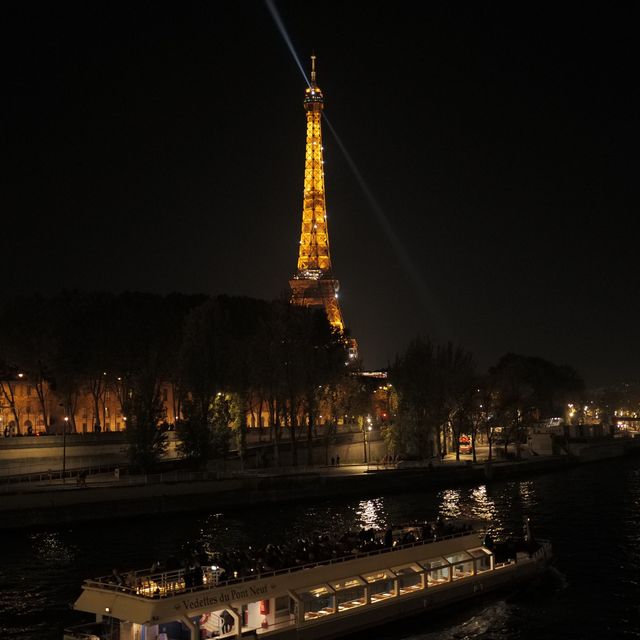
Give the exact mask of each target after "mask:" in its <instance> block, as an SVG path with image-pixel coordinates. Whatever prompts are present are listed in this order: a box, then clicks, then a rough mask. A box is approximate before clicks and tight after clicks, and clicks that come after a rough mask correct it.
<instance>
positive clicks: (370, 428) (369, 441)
mask: <svg viewBox="0 0 640 640" xmlns="http://www.w3.org/2000/svg"><path fill="white" fill-rule="evenodd" d="M372 429H373V427H372V426H371V424H369V426H368V427H367V430H368V431H369V439H368V446H369V462H371V430H372Z"/></svg>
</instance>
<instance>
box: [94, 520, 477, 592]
mask: <svg viewBox="0 0 640 640" xmlns="http://www.w3.org/2000/svg"><path fill="white" fill-rule="evenodd" d="M482 531H483V529H482V528H480V527H471V528H469V527H466V528H463V529H462V530H459V531H455V532H453V533H449V534H445V535H441V536H437V537H435V538H432V539H427V540H424V539H423V540H416V541H414V542H410V543H405V544H394V545H393V546H389V547H382V546H381V547H379V548H377V549H373V550H369V551H362V552H360V551H359V552H356V553H349V554H346V555H343V556H340V557H337V558H332V559H329V560H321V561H318V562H311V563H305V564H300V565H294V566H290V567H286V568H283V569H278V570H273V571H266V572H265V571H263V572H253V571H251V572H250V573H249V574H248V575H245V576H241V577H233V578H229V579H221V576H222V575H224V573H223V570H222V569H221V568H220V567H218V566H217V565H206V566H198V567H191V568H180V569H175V570H171V571H155V572H152V571H150V570H137V571H135V570H134V571H128V572H125V573H123V574H118V573H116V574H112V575H108V576H102V577H98V578H90V579H86V580H85V581H84V584H83V588H91V589H99V590H105V591H113V592H116V593H121V594H128V595H130V596H137V597H143V598H149V599H153V600H156V599H158V598H167V597H172V596H175V595H181V596H183V595H185V594H197V593H198V592H201V591H207V590H210V589H212V588H230V587H236V588H238V589H241V588H242V587H243V586H244V585H247V584H250V583H254V582H256V581H258V580H263V579H268V578H272V579H273V578H279V579H282V578H285V577H287V576H290V575H292V574H294V573H297V572H300V571H308V570H310V569H317V568H326V569H328V570H330V572H331V573H332V574H333V573H334V572H335V569H339V568H340V567H343V566H344V565H345V563H351V562H352V561H354V560H361V561H362V560H365V561H370V560H371V559H375V563H376V564H377V565H380V566H382V565H383V564H385V561H384V560H381V556H386V555H388V554H393V556H394V561H393V562H396V561H397V559H398V558H399V557H400V556H399V555H397V554H398V553H399V552H403V551H404V552H406V551H412V550H414V551H415V550H420V551H422V550H425V551H426V549H427V548H430V547H433V545H436V546H437V547H438V548H440V547H442V543H446V547H447V548H449V547H451V546H452V543H453V547H460V548H462V547H464V546H465V545H464V544H462V545H460V544H457V545H456V542H460V541H461V539H462V538H468V537H469V536H470V535H471V536H478V535H479V534H480V533H482ZM402 555H406V554H402ZM432 555H438V554H437V553H436V552H435V551H434V554H432ZM349 571H351V568H350V569H349Z"/></svg>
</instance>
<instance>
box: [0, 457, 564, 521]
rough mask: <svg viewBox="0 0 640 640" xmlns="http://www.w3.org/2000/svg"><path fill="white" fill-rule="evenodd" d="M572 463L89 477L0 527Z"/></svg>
mask: <svg viewBox="0 0 640 640" xmlns="http://www.w3.org/2000/svg"><path fill="white" fill-rule="evenodd" d="M571 464H572V463H571V462H569V461H568V460H567V459H566V458H558V457H548V458H536V459H532V460H526V461H509V462H498V463H492V464H491V465H489V466H487V465H485V464H477V465H473V464H464V463H463V464H460V463H455V462H450V463H447V462H443V463H441V464H439V465H436V466H434V467H432V468H429V467H416V468H408V469H396V468H393V469H392V468H373V467H368V466H367V465H347V466H341V467H321V468H311V469H308V470H305V471H296V470H289V472H287V473H283V472H278V473H275V472H270V473H268V472H260V473H256V472H251V473H249V472H248V473H246V474H234V475H233V477H225V478H221V479H212V480H199V481H198V480H196V481H183V482H181V481H178V480H177V479H174V480H171V476H168V477H167V478H166V479H165V480H163V481H160V482H152V483H149V482H146V481H145V477H144V476H140V477H138V478H136V477H129V478H122V479H119V480H115V479H112V478H110V479H108V480H102V481H100V480H101V479H94V481H92V482H91V483H89V484H88V485H87V486H86V487H83V486H78V485H75V484H72V485H60V484H57V485H43V486H41V487H30V488H29V489H28V490H27V489H26V488H20V487H18V488H17V489H16V491H15V492H13V493H10V494H5V495H3V496H2V498H0V529H5V530H6V529H18V528H27V527H41V526H48V525H54V524H71V523H74V522H85V521H91V520H97V521H99V520H104V519H114V518H127V517H136V516H143V515H163V514H164V515H170V514H176V513H184V512H189V511H198V510H205V509H206V510H210V509H223V508H224V509H230V508H241V507H248V506H251V505H256V504H269V503H272V504H276V503H284V502H296V501H300V500H312V499H322V498H326V497H330V496H361V497H368V496H371V495H376V494H379V493H381V492H385V493H397V492H403V491H407V490H412V489H415V488H416V487H418V486H419V487H422V488H431V487H433V488H440V487H447V486H457V485H461V484H467V483H478V482H484V481H488V480H504V479H509V478H521V477H524V476H528V475H534V474H539V473H549V472H553V471H559V470H561V469H565V468H567V467H568V466H570V465H571Z"/></svg>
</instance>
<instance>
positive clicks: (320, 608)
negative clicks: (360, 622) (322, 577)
mask: <svg viewBox="0 0 640 640" xmlns="http://www.w3.org/2000/svg"><path fill="white" fill-rule="evenodd" d="M298 596H299V597H300V601H301V603H302V605H303V607H304V619H305V620H315V619H316V618H321V617H323V616H328V615H331V614H332V613H335V602H336V597H335V594H334V592H333V589H331V587H329V586H328V585H319V586H317V587H312V588H311V589H307V590H306V591H300V592H299V593H298Z"/></svg>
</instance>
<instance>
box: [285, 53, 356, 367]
mask: <svg viewBox="0 0 640 640" xmlns="http://www.w3.org/2000/svg"><path fill="white" fill-rule="evenodd" d="M304 108H305V111H306V112H307V144H306V154H305V165H304V198H303V204H302V231H301V233H300V250H299V253H298V270H297V272H296V274H295V276H293V278H292V279H291V280H289V286H290V287H291V301H292V302H293V303H294V304H299V305H304V306H310V307H311V306H317V307H320V306H322V307H324V309H325V312H326V314H327V317H328V319H329V322H330V323H331V326H333V327H335V328H336V329H338V330H339V331H340V332H341V333H343V332H344V321H343V319H342V312H341V311H340V305H339V304H338V288H339V284H338V281H337V280H336V279H335V278H334V277H333V274H332V270H331V255H330V253H329V232H328V229H327V210H326V205H325V193H324V167H323V165H324V160H323V157H322V109H323V108H324V99H323V96H322V91H321V90H320V87H318V85H317V83H316V58H315V56H311V82H310V85H309V87H308V88H307V89H306V90H305V96H304ZM350 342H352V343H353V344H352V348H353V349H355V342H353V341H350ZM352 357H353V356H352Z"/></svg>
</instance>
